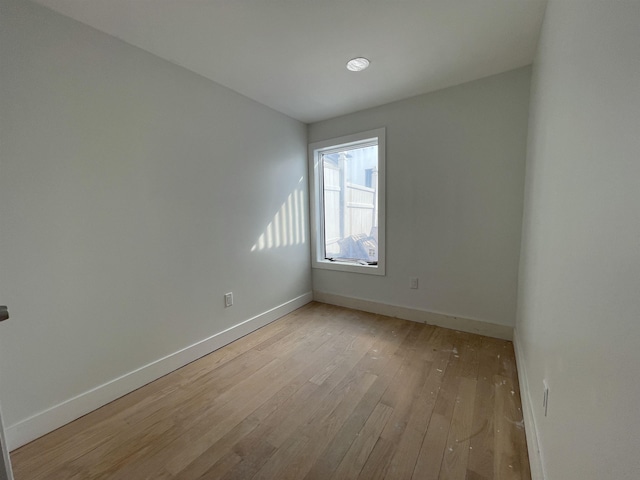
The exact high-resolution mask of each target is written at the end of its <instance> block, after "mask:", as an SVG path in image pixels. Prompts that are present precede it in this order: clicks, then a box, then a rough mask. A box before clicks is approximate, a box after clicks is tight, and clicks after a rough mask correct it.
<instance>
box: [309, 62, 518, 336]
mask: <svg viewBox="0 0 640 480" xmlns="http://www.w3.org/2000/svg"><path fill="white" fill-rule="evenodd" d="M529 81H530V68H528V67H527V68H523V69H518V70H513V71H511V72H507V73H504V74H501V75H496V76H493V77H488V78H485V79H482V80H478V81H475V82H471V83H468V84H465V85H461V86H458V87H453V88H449V89H446V90H441V91H439V92H435V93H431V94H427V95H422V96H418V97H414V98H411V99H408V100H404V101H400V102H395V103H391V104H388V105H384V106H382V107H378V108H374V109H370V110H365V111H362V112H358V113H355V114H352V115H347V116H344V117H339V118H336V119H332V120H328V121H324V122H320V123H314V124H311V125H310V126H309V141H310V142H314V141H320V140H325V139H328V138H332V137H337V136H340V135H347V134H351V133H356V132H360V131H365V130H370V129H372V128H377V127H386V129H387V156H386V166H387V184H386V185H387V199H386V209H387V210H386V214H387V215H386V219H387V246H386V254H387V274H386V276H384V277H376V276H370V275H361V274H351V273H344V272H334V271H327V270H319V269H314V270H313V286H314V290H318V291H321V292H327V293H333V294H338V295H344V296H350V297H356V298H362V299H367V300H375V301H377V302H382V303H388V304H392V305H398V306H402V307H409V308H415V309H422V310H427V311H431V312H435V313H443V314H446V315H451V316H460V317H466V318H471V319H476V320H483V321H487V322H491V323H498V324H502V325H510V326H513V324H514V321H515V310H516V290H517V274H518V273H517V272H518V258H519V252H520V232H521V225H522V223H521V222H522V202H523V185H524V161H525V152H526V134H527V117H528V102H529ZM409 277H418V278H419V289H417V290H411V289H410V288H409Z"/></svg>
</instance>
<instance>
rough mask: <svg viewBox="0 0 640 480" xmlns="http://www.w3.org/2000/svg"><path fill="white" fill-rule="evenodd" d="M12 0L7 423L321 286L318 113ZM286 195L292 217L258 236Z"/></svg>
mask: <svg viewBox="0 0 640 480" xmlns="http://www.w3.org/2000/svg"><path fill="white" fill-rule="evenodd" d="M2 1H3V3H2V12H1V15H0V18H1V22H2V23H1V25H0V26H1V37H0V48H1V49H2V56H1V62H2V63H1V75H2V78H1V87H0V88H1V90H0V102H1V104H0V107H1V112H2V120H1V121H2V123H1V125H0V126H1V136H0V145H1V148H2V150H1V154H2V157H1V162H2V163H1V164H0V221H1V224H0V225H1V226H0V229H1V230H0V242H1V243H0V303H1V304H3V305H4V304H7V305H9V307H10V311H11V317H12V318H11V320H9V321H8V322H4V323H3V324H2V325H1V326H0V342H1V343H0V376H1V377H0V378H1V379H0V390H1V396H0V402H1V404H2V408H3V413H4V420H5V426H8V427H9V432H10V433H11V431H12V428H11V427H12V425H16V424H19V423H20V422H22V421H24V420H25V419H28V418H29V417H31V416H32V415H35V414H37V413H39V412H42V411H43V410H46V409H48V408H51V407H53V406H55V405H57V404H59V403H60V402H64V401H66V400H69V399H70V398H71V397H73V396H75V395H80V394H83V393H85V392H87V391H89V390H90V389H92V388H94V387H97V386H99V385H101V384H103V383H105V382H108V381H110V380H113V379H115V378H117V377H119V376H121V375H124V374H126V373H128V372H131V371H132V370H134V369H137V368H139V367H142V366H144V365H146V364H148V363H149V362H153V361H155V360H158V359H160V358H161V357H164V356H165V355H169V354H172V353H174V352H176V351H178V350H179V349H182V348H185V347H188V346H189V345H192V344H194V343H195V342H198V341H200V340H202V339H205V338H207V337H210V336H211V335H214V334H216V333H218V332H221V331H222V330H224V329H226V328H229V327H231V326H234V325H236V324H238V323H239V322H242V321H244V320H247V319H249V318H251V317H254V316H256V315H259V314H262V313H263V312H265V311H267V310H269V309H272V308H274V307H277V306H278V305H281V304H283V303H286V302H289V301H290V300H292V299H294V298H296V297H298V296H301V295H304V294H305V293H308V292H310V290H311V278H310V261H309V245H308V233H307V227H308V225H307V214H306V210H307V208H308V207H306V198H307V190H306V188H307V187H306V185H307V179H306V175H307V173H306V164H307V162H306V144H307V138H306V126H305V125H304V124H302V123H300V122H297V121H295V120H292V119H290V118H288V117H286V116H284V115H282V114H279V113H277V112H275V111H273V110H270V109H269V108H267V107H264V106H262V105H260V104H258V103H256V102H254V101H251V100H249V99H247V98H245V97H243V96H241V95H238V94H236V93H234V92H233V91H231V90H228V89H226V88H223V87H221V86H219V85H217V84H215V83H213V82H211V81H209V80H206V79H204V78H203V77H200V76H198V75H196V74H193V73H191V72H189V71H187V70H185V69H183V68H180V67H177V66H175V65H173V64H171V63H169V62H166V61H164V60H161V59H159V58H157V57H155V56H153V55H151V54H148V53H146V52H144V51H142V50H139V49H137V48H134V47H132V46H130V45H128V44H125V43H124V42H121V41H119V40H116V39H114V38H112V37H109V36H107V35H105V34H102V33H100V32H98V31H96V30H94V29H92V28H89V27H87V26H84V25H82V24H79V23H77V22H75V21H72V20H70V19H68V18H66V17H63V16H60V15H58V14H55V13H53V12H51V11H49V10H46V9H44V8H42V7H40V6H36V5H35V4H32V3H30V2H24V1H14V0H2ZM290 196H291V199H292V200H291V206H292V210H293V212H294V213H295V212H296V208H295V207H296V205H297V206H298V210H297V212H298V215H297V216H296V218H295V219H293V220H292V225H294V229H295V231H294V232H292V235H290V236H289V235H288V232H287V241H286V242H284V241H282V240H281V241H280V245H279V246H276V245H275V243H273V242H272V244H271V247H269V245H268V243H267V244H266V245H267V246H266V247H265V248H263V249H259V248H253V247H254V245H255V244H256V243H257V241H258V239H259V238H260V236H261V235H263V234H264V233H265V231H266V229H267V227H268V225H269V224H270V223H271V222H272V221H273V220H274V218H275V216H276V214H277V213H278V212H279V211H281V207H282V205H283V204H284V205H286V206H287V208H285V210H287V211H288V205H289V201H288V198H289V197H290ZM301 200H302V202H303V204H304V205H300V204H299V202H300V201H301ZM296 202H298V204H296ZM296 222H297V223H296ZM291 243H293V244H291ZM227 291H233V292H234V295H235V305H234V306H233V307H232V308H228V309H225V308H224V302H223V294H224V293H225V292H227ZM80 413H82V412H80ZM14 446H15V442H14Z"/></svg>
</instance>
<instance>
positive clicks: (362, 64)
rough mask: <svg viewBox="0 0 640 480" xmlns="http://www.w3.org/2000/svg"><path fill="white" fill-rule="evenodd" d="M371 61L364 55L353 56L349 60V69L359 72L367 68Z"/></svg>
mask: <svg viewBox="0 0 640 480" xmlns="http://www.w3.org/2000/svg"><path fill="white" fill-rule="evenodd" d="M369 63H371V62H369V60H367V59H366V58H364V57H357V58H352V59H351V60H349V61H348V62H347V70H350V71H352V72H359V71H361V70H364V69H365V68H367V67H368V66H369Z"/></svg>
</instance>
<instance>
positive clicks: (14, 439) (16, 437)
mask: <svg viewBox="0 0 640 480" xmlns="http://www.w3.org/2000/svg"><path fill="white" fill-rule="evenodd" d="M312 299H313V295H312V293H311V292H308V293H305V294H303V295H300V296H299V297H297V298H294V299H293V300H290V301H288V302H285V303H283V304H282V305H279V306H277V307H275V308H272V309H271V310H268V311H266V312H263V313H261V314H259V315H256V316H255V317H253V318H250V319H248V320H245V321H244V322H241V323H239V324H237V325H234V326H233V327H230V328H228V329H226V330H224V331H222V332H220V333H216V334H215V335H212V336H211V337H209V338H205V339H204V340H201V341H199V342H197V343H194V344H193V345H190V346H188V347H186V348H183V349H182V350H178V351H177V352H174V353H172V354H170V355H167V356H166V357H163V358H160V359H158V360H156V361H154V362H151V363H149V364H147V365H144V366H142V367H140V368H138V369H136V370H133V371H132V372H129V373H126V374H124V375H122V376H121V377H118V378H115V379H113V380H111V381H109V382H107V383H105V384H103V385H99V386H97V387H95V388H93V389H91V390H89V391H87V392H84V393H81V394H80V395H77V396H75V397H73V398H70V399H68V400H65V401H64V402H62V403H60V404H58V405H55V406H53V407H51V408H48V409H47V410H44V411H42V412H39V413H37V414H35V415H33V416H32V417H29V418H27V419H25V420H21V421H19V422H18V423H15V424H13V425H11V426H9V427H7V428H6V437H7V446H8V447H9V450H14V449H16V448H18V447H21V446H22V445H25V444H26V443H29V442H30V441H32V440H35V439H36V438H38V437H41V436H42V435H45V434H47V433H49V432H51V431H53V430H55V429H56V428H59V427H61V426H63V425H66V424H67V423H69V422H72V421H73V420H76V419H77V418H80V417H81V416H83V415H86V414H87V413H89V412H92V411H93V410H96V409H97V408H100V407H102V406H103V405H106V404H107V403H109V402H112V401H113V400H115V399H117V398H120V397H122V396H123V395H126V394H127V393H130V392H132V391H134V390H136V389H138V388H140V387H142V386H144V385H146V384H147V383H150V382H152V381H154V380H156V379H158V378H160V377H162V376H164V375H166V374H167V373H170V372H172V371H174V370H176V369H178V368H180V367H183V366H184V365H187V364H188V363H191V362H193V361H194V360H197V359H198V358H200V357H202V356H204V355H207V354H209V353H211V352H213V351H214V350H217V349H219V348H220V347H223V346H225V345H227V344H229V343H231V342H233V341H234V340H237V339H238V338H240V337H243V336H245V335H247V334H249V333H251V332H253V331H254V330H257V329H258V328H260V327H263V326H265V325H267V324H269V323H271V322H273V321H274V320H277V319H278V318H280V317H282V316H284V315H286V314H288V313H291V312H292V311H294V310H296V309H297V308H300V307H302V306H303V305H306V304H307V303H309V302H311V301H312Z"/></svg>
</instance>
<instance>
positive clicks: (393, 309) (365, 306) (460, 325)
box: [313, 290, 513, 340]
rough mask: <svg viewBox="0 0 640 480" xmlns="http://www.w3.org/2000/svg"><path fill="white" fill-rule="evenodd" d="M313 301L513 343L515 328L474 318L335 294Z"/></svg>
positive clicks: (317, 296)
mask: <svg viewBox="0 0 640 480" xmlns="http://www.w3.org/2000/svg"><path fill="white" fill-rule="evenodd" d="M313 299H314V300H316V301H318V302H321V303H329V304H331V305H338V306H341V307H347V308H354V309H356V310H363V311H365V312H371V313H377V314H379V315H386V316H388V317H397V318H402V319H403V320H411V321H413V322H419V323H426V324H429V325H436V326H438V327H444V328H450V329H452V330H460V331H462V332H468V333H477V334H478V335H485V336H487V337H493V338H500V339H502V340H512V339H513V328H512V327H508V326H506V325H499V324H497V323H489V322H483V321H481V320H472V319H470V318H463V317H454V316H450V315H444V314H442V313H433V312H428V311H426V310H418V309H415V308H407V307H400V306H398V305H389V304H386V303H379V302H374V301H372V300H364V299H362V298H353V297H344V296H342V295H336V294H333V293H326V292H319V291H317V290H314V291H313Z"/></svg>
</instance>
